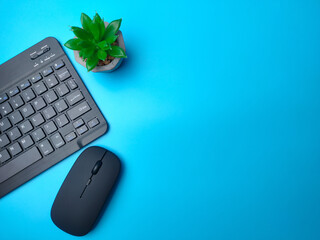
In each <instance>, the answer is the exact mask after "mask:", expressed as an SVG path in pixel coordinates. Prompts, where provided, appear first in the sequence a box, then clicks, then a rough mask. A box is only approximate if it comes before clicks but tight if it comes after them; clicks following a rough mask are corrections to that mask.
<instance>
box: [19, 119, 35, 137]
mask: <svg viewBox="0 0 320 240" xmlns="http://www.w3.org/2000/svg"><path fill="white" fill-rule="evenodd" d="M19 128H20V130H21V131H22V133H23V134H26V133H27V132H30V131H31V130H32V129H33V127H32V125H31V123H30V121H29V120H27V121H25V122H23V123H21V124H20V125H19Z"/></svg>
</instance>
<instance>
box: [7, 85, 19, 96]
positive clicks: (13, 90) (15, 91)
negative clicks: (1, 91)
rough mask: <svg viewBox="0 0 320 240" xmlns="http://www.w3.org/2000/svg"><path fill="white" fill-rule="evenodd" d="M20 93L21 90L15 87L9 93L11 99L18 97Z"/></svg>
mask: <svg viewBox="0 0 320 240" xmlns="http://www.w3.org/2000/svg"><path fill="white" fill-rule="evenodd" d="M19 92H20V90H19V88H17V87H14V88H12V89H11V90H10V91H9V95H10V97H13V96H15V95H17V94H18V93H19Z"/></svg>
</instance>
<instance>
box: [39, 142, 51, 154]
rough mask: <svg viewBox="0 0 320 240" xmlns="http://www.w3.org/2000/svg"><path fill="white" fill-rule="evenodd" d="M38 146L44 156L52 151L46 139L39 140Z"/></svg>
mask: <svg viewBox="0 0 320 240" xmlns="http://www.w3.org/2000/svg"><path fill="white" fill-rule="evenodd" d="M39 147H40V150H41V152H42V153H43V155H45V156H46V155H48V154H50V153H52V152H53V148H52V146H51V144H50V142H49V141H48V140H44V141H43V142H41V143H40V144H39Z"/></svg>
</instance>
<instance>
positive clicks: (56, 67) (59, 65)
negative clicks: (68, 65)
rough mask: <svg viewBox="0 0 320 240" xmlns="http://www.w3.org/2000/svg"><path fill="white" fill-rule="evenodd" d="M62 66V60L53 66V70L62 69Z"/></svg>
mask: <svg viewBox="0 0 320 240" xmlns="http://www.w3.org/2000/svg"><path fill="white" fill-rule="evenodd" d="M63 66H64V62H63V61H62V60H58V61H56V62H55V63H54V64H53V67H54V69H56V70H57V69H59V68H62V67H63Z"/></svg>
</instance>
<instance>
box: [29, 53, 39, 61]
mask: <svg viewBox="0 0 320 240" xmlns="http://www.w3.org/2000/svg"><path fill="white" fill-rule="evenodd" d="M37 57H38V54H37V52H33V53H31V54H30V58H31V60H34V59H36V58H37Z"/></svg>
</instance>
